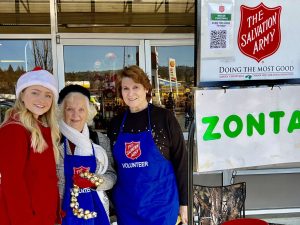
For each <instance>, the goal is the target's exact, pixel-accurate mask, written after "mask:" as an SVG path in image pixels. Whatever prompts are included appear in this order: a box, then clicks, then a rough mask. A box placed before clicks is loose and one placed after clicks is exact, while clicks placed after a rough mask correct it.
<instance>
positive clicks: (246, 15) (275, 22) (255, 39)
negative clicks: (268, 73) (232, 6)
mask: <svg viewBox="0 0 300 225" xmlns="http://www.w3.org/2000/svg"><path fill="white" fill-rule="evenodd" d="M240 9H241V19H240V28H239V33H238V46H239V49H240V50H241V52H242V53H243V54H245V55H247V56H249V57H251V58H253V59H255V60H256V61H257V62H260V61H261V60H262V59H264V58H266V57H268V56H270V55H272V54H273V53H275V52H276V51H277V49H278V48H279V45H280V41H281V31H280V11H281V6H278V7H275V8H269V7H267V6H265V5H264V3H260V4H259V5H258V6H256V7H247V6H245V5H242V6H240Z"/></svg>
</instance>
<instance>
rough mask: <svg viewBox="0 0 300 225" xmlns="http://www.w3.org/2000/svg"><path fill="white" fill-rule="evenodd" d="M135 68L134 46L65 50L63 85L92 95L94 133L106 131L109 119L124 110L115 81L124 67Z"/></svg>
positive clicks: (82, 47) (70, 47) (135, 52)
mask: <svg viewBox="0 0 300 225" xmlns="http://www.w3.org/2000/svg"><path fill="white" fill-rule="evenodd" d="M129 65H138V47H135V46H64V66H65V84H66V85H69V84H79V85H82V86H84V87H86V88H88V89H89V90H90V92H91V94H92V99H91V101H92V102H94V104H95V106H96V108H97V110H98V114H97V116H96V118H95V120H94V126H95V128H96V129H100V130H103V131H105V130H106V129H107V124H108V122H109V121H110V119H111V118H112V117H113V116H115V115H117V114H118V113H119V112H120V111H122V110H124V106H123V105H122V101H121V99H119V98H117V96H116V90H115V80H116V75H117V73H118V71H120V70H121V69H123V67H124V66H129Z"/></svg>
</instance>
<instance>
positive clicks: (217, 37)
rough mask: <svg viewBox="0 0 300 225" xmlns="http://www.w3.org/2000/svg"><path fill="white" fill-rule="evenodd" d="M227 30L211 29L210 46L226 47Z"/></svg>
mask: <svg viewBox="0 0 300 225" xmlns="http://www.w3.org/2000/svg"><path fill="white" fill-rule="evenodd" d="M226 38H227V30H211V31H210V48H226V47H227V40H226Z"/></svg>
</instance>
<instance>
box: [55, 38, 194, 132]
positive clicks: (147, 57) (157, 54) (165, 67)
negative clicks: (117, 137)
mask: <svg viewBox="0 0 300 225" xmlns="http://www.w3.org/2000/svg"><path fill="white" fill-rule="evenodd" d="M57 53H58V78H59V85H60V89H61V88H63V87H64V86H65V85H69V84H80V85H82V86H84V87H86V88H88V89H89V90H90V92H91V94H92V99H91V100H92V101H93V102H94V104H95V106H96V108H97V110H98V114H97V116H96V118H95V121H94V127H95V128H96V129H100V130H102V131H105V130H106V129H107V125H108V122H109V121H110V119H111V118H112V117H113V116H114V115H116V114H118V113H119V112H121V111H122V110H124V105H123V102H122V101H121V100H120V99H119V98H117V96H116V91H115V79H116V74H117V73H118V71H119V70H121V69H122V68H123V67H124V66H129V65H139V66H140V67H141V68H143V69H144V70H145V72H146V73H147V74H148V75H149V78H150V80H151V81H152V84H153V87H154V88H153V93H152V95H153V99H152V101H153V103H154V104H158V105H160V106H162V107H165V108H168V109H170V110H173V111H174V113H175V115H176V117H177V118H178V121H179V123H180V125H181V126H182V128H183V130H186V128H187V126H186V124H187V120H186V119H187V116H192V114H190V113H189V112H190V111H191V107H192V105H193V104H192V102H191V99H192V98H191V89H192V87H193V86H194V74H195V73H194V45H193V40H192V39H188V40H184V41H182V40H158V41H155V40H144V39H141V40H122V39H118V40H117V39H112V40H108V39H61V43H60V44H58V45H57Z"/></svg>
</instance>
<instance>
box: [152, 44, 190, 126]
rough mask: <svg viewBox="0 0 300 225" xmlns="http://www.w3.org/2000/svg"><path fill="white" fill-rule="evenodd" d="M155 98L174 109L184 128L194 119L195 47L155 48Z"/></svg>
mask: <svg viewBox="0 0 300 225" xmlns="http://www.w3.org/2000/svg"><path fill="white" fill-rule="evenodd" d="M151 65H152V84H153V91H154V92H153V102H154V103H155V104H158V105H161V106H163V107H165V108H167V109H169V110H172V111H173V112H174V114H175V115H176V117H177V119H178V121H179V124H180V125H181V127H182V129H183V130H186V129H187V128H188V125H189V124H190V122H191V121H192V119H193V109H192V106H193V102H192V101H193V100H192V87H193V86H194V74H195V73H194V47H193V46H170V47H152V48H151Z"/></svg>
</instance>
